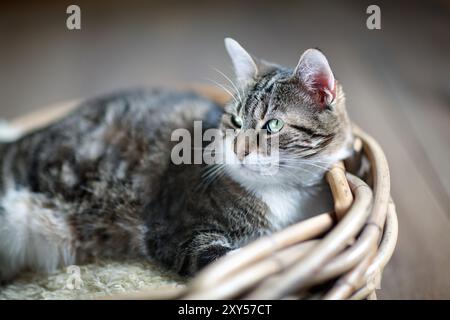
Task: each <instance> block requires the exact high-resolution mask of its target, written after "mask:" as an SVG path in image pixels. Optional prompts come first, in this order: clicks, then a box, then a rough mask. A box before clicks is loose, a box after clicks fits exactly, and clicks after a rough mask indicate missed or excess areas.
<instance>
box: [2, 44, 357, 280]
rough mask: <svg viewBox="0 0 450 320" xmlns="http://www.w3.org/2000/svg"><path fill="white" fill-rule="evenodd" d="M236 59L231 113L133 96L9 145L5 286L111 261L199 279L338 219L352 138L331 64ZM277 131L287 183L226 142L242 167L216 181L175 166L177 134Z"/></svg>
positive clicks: (104, 102) (112, 99)
mask: <svg viewBox="0 0 450 320" xmlns="http://www.w3.org/2000/svg"><path fill="white" fill-rule="evenodd" d="M226 46H227V49H228V51H229V53H230V55H231V57H232V60H233V63H234V66H235V70H236V74H237V80H238V83H237V87H236V90H237V91H239V94H238V96H237V97H236V100H235V101H231V102H230V103H229V104H228V105H227V106H226V108H225V111H223V110H222V108H220V106H218V105H216V104H215V103H213V102H211V101H209V100H207V99H205V98H201V97H199V96H197V95H196V94H193V93H180V92H174V91H168V90H156V89H155V90H131V91H126V92H121V93H117V94H114V95H110V96H106V97H102V98H99V99H96V100H91V101H88V102H86V103H84V104H82V105H81V106H80V107H79V108H78V109H77V110H76V111H74V112H72V113H71V114H70V115H68V116H67V117H66V118H64V119H63V120H61V121H59V122H57V123H55V124H52V125H50V126H48V127H46V128H44V129H41V130H38V131H35V132H32V133H30V134H27V135H25V136H24V137H22V138H20V139H19V140H17V141H14V142H10V143H4V144H0V279H9V278H11V277H13V276H14V275H16V274H17V273H18V272H20V271H22V270H24V269H34V270H39V271H52V270H54V269H56V268H58V267H60V266H62V265H67V264H74V263H83V262H86V261H89V260H91V259H92V258H95V257H100V256H101V257H110V258H116V259H125V258H127V257H142V258H148V259H155V260H157V261H159V262H161V263H163V264H164V265H166V266H167V267H169V268H171V269H172V270H174V271H176V272H179V273H182V274H193V273H195V272H196V271H197V270H199V269H200V268H202V267H203V266H205V265H206V264H208V263H210V262H211V261H213V260H215V259H217V258H218V257H220V256H222V255H224V254H226V253H227V252H229V251H232V250H234V249H237V248H239V247H241V246H242V245H245V244H246V243H248V242H249V241H251V240H253V239H255V238H257V237H259V236H261V235H264V234H269V233H271V232H273V231H275V230H278V229H280V228H283V227H285V226H286V225H288V224H290V223H292V222H295V221H298V220H301V219H304V218H305V217H307V216H308V215H311V214H316V213H319V212H321V211H323V210H326V209H327V208H329V205H330V193H329V190H328V188H327V187H326V186H325V184H324V183H323V175H324V172H325V170H326V168H327V167H329V165H330V164H332V163H333V162H335V161H337V160H340V159H342V158H344V157H345V156H346V155H347V154H348V150H349V147H350V144H351V133H350V132H351V131H350V124H349V121H348V118H347V114H346V111H345V102H344V95H343V92H342V88H341V86H340V85H339V84H337V82H336V81H335V80H334V76H333V74H332V72H331V69H329V66H328V62H327V61H326V59H325V57H324V56H323V55H322V54H321V53H320V52H319V51H317V50H311V49H310V50H309V51H307V52H306V53H305V54H304V55H303V56H302V58H301V59H300V62H299V65H298V66H297V68H296V69H295V70H291V69H287V68H283V67H279V66H276V65H273V64H269V63H266V62H263V61H256V60H255V59H253V58H251V57H250V55H249V54H248V53H247V52H246V51H245V50H244V49H242V47H240V46H239V44H237V43H236V42H235V41H234V40H231V39H227V40H226ZM232 115H239V116H240V117H241V118H242V120H243V124H242V128H236V127H235V125H234V124H233V122H232V121H231V120H230V117H231V116H232ZM273 118H281V119H283V120H284V122H285V123H286V124H285V127H284V128H283V129H282V131H280V132H279V133H278V136H279V139H280V163H279V170H278V172H277V173H276V174H275V175H272V176H265V175H260V174H258V173H256V172H255V171H253V170H251V169H250V167H247V163H246V159H250V158H251V157H252V156H254V155H255V153H257V152H258V151H257V150H248V146H247V150H244V153H245V155H244V156H243V157H242V154H240V153H239V152H240V150H235V149H233V148H230V147H229V146H230V144H229V142H230V141H222V142H221V146H222V152H223V153H224V154H226V155H227V157H231V158H233V160H234V164H233V165H224V166H221V167H220V168H218V169H220V170H216V172H215V174H213V175H211V174H209V175H207V174H205V172H207V171H205V170H208V169H211V167H209V166H208V165H206V164H181V165H175V164H173V162H172V161H171V158H170V155H171V150H172V148H173V146H174V145H175V144H176V142H173V141H171V133H172V132H173V130H175V129H177V128H186V129H188V130H190V131H192V130H193V129H192V128H193V121H194V120H202V121H203V130H206V129H208V128H221V129H222V130H225V129H228V128H234V129H238V130H237V131H236V132H237V135H239V132H240V131H243V130H244V129H246V128H262V127H263V126H264V124H265V123H266V122H267V120H268V119H273ZM269 160H270V159H269ZM210 172H212V171H210ZM217 172H219V173H220V174H216V173H217ZM206 180H207V181H206ZM206 182H207V183H206Z"/></svg>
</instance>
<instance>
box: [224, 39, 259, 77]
mask: <svg viewBox="0 0 450 320" xmlns="http://www.w3.org/2000/svg"><path fill="white" fill-rule="evenodd" d="M225 47H226V49H227V51H228V54H229V55H230V57H231V61H232V62H233V67H234V71H235V73H236V78H237V80H238V82H239V84H240V85H245V84H246V83H248V82H250V81H251V80H253V79H255V78H256V76H257V75H258V67H257V65H256V63H255V60H253V58H252V57H251V55H250V54H249V53H248V52H247V51H245V49H244V48H242V46H241V45H240V44H239V43H238V42H237V41H236V40H234V39H231V38H225Z"/></svg>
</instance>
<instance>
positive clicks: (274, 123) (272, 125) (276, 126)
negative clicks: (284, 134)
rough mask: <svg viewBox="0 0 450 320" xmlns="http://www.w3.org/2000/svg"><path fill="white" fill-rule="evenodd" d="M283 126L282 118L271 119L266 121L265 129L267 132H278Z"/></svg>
mask: <svg viewBox="0 0 450 320" xmlns="http://www.w3.org/2000/svg"><path fill="white" fill-rule="evenodd" d="M283 126H284V122H283V120H280V119H272V120H269V121H268V122H267V125H266V129H267V131H268V132H269V133H276V132H279V131H280V130H281V129H282V128H283Z"/></svg>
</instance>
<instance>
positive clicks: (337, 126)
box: [221, 38, 353, 187]
mask: <svg viewBox="0 0 450 320" xmlns="http://www.w3.org/2000/svg"><path fill="white" fill-rule="evenodd" d="M225 46H226V48H227V51H228V53H229V55H230V57H231V60H232V62H233V66H234V70H235V73H236V81H235V84H234V91H235V92H234V98H233V99H232V100H231V101H230V103H229V104H228V105H227V106H226V108H225V113H224V115H223V117H222V120H221V129H222V130H223V132H225V130H227V129H234V130H235V131H234V133H233V134H232V135H230V134H227V135H226V139H225V140H224V141H225V143H224V145H223V148H224V150H223V151H224V153H225V154H226V158H227V166H226V167H227V169H226V170H227V171H228V173H229V174H230V175H232V177H234V178H235V179H237V180H238V181H240V182H242V183H246V184H249V185H252V184H255V187H257V186H260V185H264V184H299V183H300V184H311V183H315V182H317V181H318V180H319V179H321V178H322V177H323V174H324V172H325V170H326V169H327V168H328V167H329V166H330V165H331V164H333V163H335V162H336V161H338V160H341V159H343V158H345V157H347V156H348V155H349V154H350V150H351V144H352V140H353V139H352V134H351V125H350V122H349V119H348V116H347V112H346V109H345V98H344V93H343V90H342V87H341V85H340V84H339V83H338V82H337V81H336V79H335V78H334V75H333V72H332V71H331V68H330V66H329V64H328V61H327V59H326V58H325V56H324V55H323V54H322V52H320V51H319V50H317V49H308V50H306V51H305V52H304V53H303V54H302V55H301V57H300V60H299V62H298V64H297V66H296V67H295V68H294V69H290V68H285V67H281V66H278V65H276V64H272V63H268V62H265V61H262V60H257V59H255V58H253V57H252V56H251V55H250V54H249V53H248V52H247V51H245V50H244V49H243V48H242V47H241V46H240V45H239V43H237V42H236V41H235V40H233V39H230V38H227V39H225ZM253 130H256V131H253ZM228 132H230V131H229V130H228ZM248 132H250V134H248ZM257 133H260V134H259V136H258V137H256V138H255V139H252V138H251V137H252V136H253V135H254V134H257ZM261 133H263V135H261ZM249 137H250V138H249ZM277 140H278V151H277V150H275V149H276V148H270V147H271V146H275V145H276V142H277ZM267 149H269V152H268V150H267ZM266 168H270V170H266ZM274 169H275V170H274Z"/></svg>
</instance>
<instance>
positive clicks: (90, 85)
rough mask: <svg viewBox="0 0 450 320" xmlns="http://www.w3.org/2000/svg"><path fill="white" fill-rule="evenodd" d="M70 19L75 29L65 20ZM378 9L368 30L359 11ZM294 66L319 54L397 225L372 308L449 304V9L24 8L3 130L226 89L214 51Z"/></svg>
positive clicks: (11, 24)
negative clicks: (47, 116)
mask: <svg viewBox="0 0 450 320" xmlns="http://www.w3.org/2000/svg"><path fill="white" fill-rule="evenodd" d="M70 4H77V5H79V6H80V8H81V27H82V29H81V30H74V31H70V30H68V29H67V28H66V18H67V16H68V15H67V14H66V8H67V7H68V6H69V5H70ZM370 4H377V5H378V6H380V8H381V27H382V28H381V30H368V29H367V27H366V19H367V17H368V16H369V15H368V14H366V8H367V7H368V5H370ZM226 36H231V37H233V38H235V39H236V40H238V41H239V42H240V43H241V44H242V45H243V46H244V47H245V48H246V49H248V50H249V51H250V52H251V53H253V54H254V55H255V56H258V57H262V58H264V59H266V60H269V61H275V62H278V63H280V64H285V65H288V66H292V67H294V66H295V65H296V63H297V61H298V59H299V57H300V55H301V53H302V52H303V51H304V50H305V49H307V48H310V47H319V48H320V49H322V50H323V51H324V53H325V54H326V55H327V57H328V59H329V61H330V63H331V66H332V68H333V70H334V73H335V75H336V77H337V78H338V79H339V80H340V82H341V83H342V84H343V86H344V89H345V91H346V93H347V101H348V109H349V112H350V116H351V118H352V119H353V120H354V122H356V123H357V124H358V125H359V126H361V127H363V128H364V129H365V130H366V131H367V132H369V133H370V134H372V135H373V136H374V137H375V138H376V139H377V140H378V141H379V142H380V144H381V145H382V146H383V148H384V150H385V152H386V154H387V157H388V160H389V162H390V168H391V176H392V189H393V191H392V193H393V197H394V200H395V202H396V205H397V211H398V215H399V224H400V230H399V232H400V234H399V242H398V247H397V250H396V252H395V254H394V256H393V258H392V260H391V262H390V263H389V264H388V266H387V268H386V270H385V273H384V278H383V281H382V285H381V290H380V291H378V293H377V294H378V296H379V298H385V299H387V298H391V299H409V298H412V299H418V298H425V299H433V298H450V276H449V271H450V197H449V195H450V166H449V160H450V148H449V144H450V77H449V74H450V1H426V2H425V1H422V2H419V1H395V3H393V1H391V2H387V1H386V2H384V1H375V2H367V1H339V3H338V2H337V1H336V2H331V1H261V0H260V1H234V0H228V1H220V2H218V1H217V2H216V1H189V2H188V1H179V2H178V1H168V0H165V1H136V0H127V1H103V0H100V1H91V2H87V1H78V0H77V1H75V0H72V1H61V0H58V1H56V0H55V1H48V0H42V1H39V2H34V3H30V2H29V1H23V0H22V1H14V2H9V3H8V2H2V7H1V10H0V41H1V45H0V46H1V50H0V98H1V100H0V118H4V119H12V118H14V117H16V116H19V115H23V114H25V113H27V112H30V111H33V110H38V109H39V108H42V107H44V106H47V105H50V104H55V103H58V102H61V101H65V100H70V99H75V98H86V97H92V96H96V95H99V94H102V93H106V92H110V91H113V90H115V89H120V88H126V87H130V86H154V85H158V86H159V85H165V86H173V85H180V84H181V85H183V84H188V83H208V81H207V80H205V79H206V78H211V79H215V80H217V81H221V82H224V81H223V79H221V78H220V75H219V74H218V73H217V72H216V71H214V69H213V68H218V69H220V70H222V71H223V72H225V73H226V74H228V75H231V74H232V70H231V66H230V62H229V58H228V57H227V55H226V53H225V50H224V46H223V38H224V37H226Z"/></svg>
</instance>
